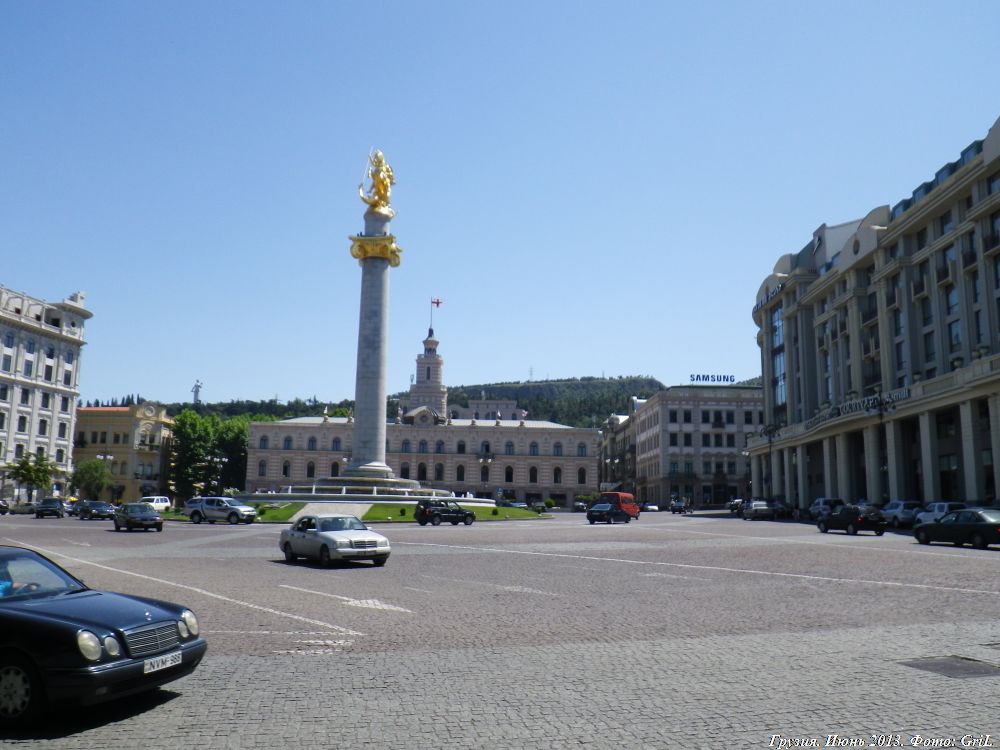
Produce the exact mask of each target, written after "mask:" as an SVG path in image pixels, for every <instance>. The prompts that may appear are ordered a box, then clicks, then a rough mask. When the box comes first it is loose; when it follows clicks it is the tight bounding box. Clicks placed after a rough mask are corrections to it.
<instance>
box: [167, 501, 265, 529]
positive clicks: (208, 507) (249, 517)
mask: <svg viewBox="0 0 1000 750" xmlns="http://www.w3.org/2000/svg"><path fill="white" fill-rule="evenodd" d="M184 513H185V515H187V516H189V517H190V518H191V523H201V522H202V521H208V522H209V523H215V522H216V521H228V522H229V523H239V522H240V521H242V522H243V523H253V522H254V519H255V518H257V509H256V508H254V507H253V506H250V505H247V504H246V503H243V502H240V501H239V500H237V499H236V498H233V497H192V498H191V499H190V500H188V501H187V503H186V504H185V505H184Z"/></svg>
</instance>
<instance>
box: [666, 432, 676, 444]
mask: <svg viewBox="0 0 1000 750" xmlns="http://www.w3.org/2000/svg"><path fill="white" fill-rule="evenodd" d="M667 443H668V444H669V445H670V446H671V447H673V448H676V447H677V433H676V432H671V433H670V434H669V436H668V437H667Z"/></svg>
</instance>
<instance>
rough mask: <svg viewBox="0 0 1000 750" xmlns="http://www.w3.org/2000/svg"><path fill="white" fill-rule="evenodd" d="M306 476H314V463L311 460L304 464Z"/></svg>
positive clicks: (311, 477)
mask: <svg viewBox="0 0 1000 750" xmlns="http://www.w3.org/2000/svg"><path fill="white" fill-rule="evenodd" d="M306 476H307V477H308V478H309V479H313V478H315V477H316V464H314V463H313V462H312V461H310V462H309V463H307V464H306Z"/></svg>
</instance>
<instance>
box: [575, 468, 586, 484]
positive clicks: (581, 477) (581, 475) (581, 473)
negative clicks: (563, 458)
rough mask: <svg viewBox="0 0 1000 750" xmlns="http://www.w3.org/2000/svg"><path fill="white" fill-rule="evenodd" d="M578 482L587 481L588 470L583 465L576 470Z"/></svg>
mask: <svg viewBox="0 0 1000 750" xmlns="http://www.w3.org/2000/svg"><path fill="white" fill-rule="evenodd" d="M576 483H577V484H586V483H587V470H586V469H585V468H583V467H582V466H581V467H580V468H579V469H577V470H576Z"/></svg>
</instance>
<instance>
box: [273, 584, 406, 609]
mask: <svg viewBox="0 0 1000 750" xmlns="http://www.w3.org/2000/svg"><path fill="white" fill-rule="evenodd" d="M279 586H280V587H281V588H283V589H291V590H292V591H301V592H303V593H305V594H316V595H317V596H327V597H329V598H331V599H338V600H340V601H341V602H343V603H344V604H346V605H347V606H349V607H365V608H366V609H380V610H384V611H387V612H409V613H410V614H413V610H409V609H404V608H403V607H397V606H396V605H395V604H386V603H385V602H380V601H379V600H378V599H352V598H351V597H349V596H340V595H338V594H328V593H326V592H325V591H313V590H312V589H303V588H299V587H298V586H289V585H288V584H287V583H282V584H279Z"/></svg>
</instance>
